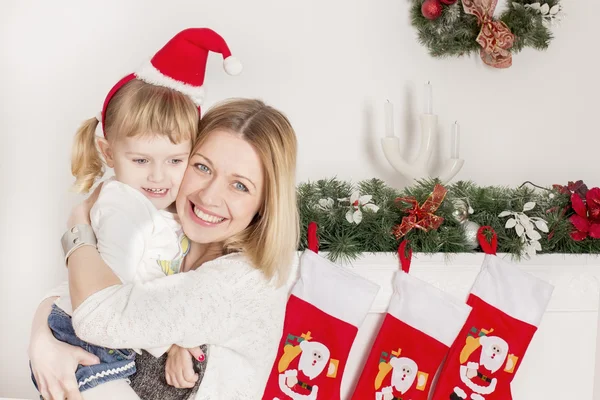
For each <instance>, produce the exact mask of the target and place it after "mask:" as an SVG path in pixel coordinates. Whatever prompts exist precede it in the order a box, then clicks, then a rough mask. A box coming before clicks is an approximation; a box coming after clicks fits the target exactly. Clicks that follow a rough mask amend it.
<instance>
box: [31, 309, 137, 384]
mask: <svg viewBox="0 0 600 400" xmlns="http://www.w3.org/2000/svg"><path fill="white" fill-rule="evenodd" d="M48 326H49V327H50V330H51V331H52V334H53V335H54V337H56V339H58V340H60V341H61V342H64V343H68V344H70V345H72V346H77V347H81V348H82V349H84V350H85V351H87V352H89V353H92V354H94V355H95V356H97V357H98V358H99V359H100V364H96V365H90V366H83V365H79V366H78V367H77V370H76V371H75V377H76V378H77V383H78V385H79V391H80V392H83V391H84V390H87V389H91V388H93V387H95V386H98V385H100V384H101V383H104V382H109V381H114V380H117V379H124V378H126V377H128V376H130V375H133V374H134V373H135V370H136V369H135V352H134V351H133V350H129V349H107V348H105V347H100V346H95V345H93V344H90V343H87V342H84V341H83V340H81V339H79V338H78V337H77V336H76V335H75V330H74V329H73V324H72V323H71V316H70V315H69V314H67V313H66V312H64V311H63V310H61V309H60V308H58V307H57V306H56V305H54V304H53V305H52V311H51V312H50V316H49V317H48ZM31 379H32V380H33V384H34V385H35V387H36V389H38V386H37V382H36V381H35V378H34V377H33V373H32V374H31Z"/></svg>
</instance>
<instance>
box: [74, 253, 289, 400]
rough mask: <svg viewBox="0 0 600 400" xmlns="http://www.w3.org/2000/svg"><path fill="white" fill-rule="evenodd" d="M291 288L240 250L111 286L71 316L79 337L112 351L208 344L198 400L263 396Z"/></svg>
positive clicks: (253, 398) (93, 296)
mask: <svg viewBox="0 0 600 400" xmlns="http://www.w3.org/2000/svg"><path fill="white" fill-rule="evenodd" d="M287 296H288V288H287V287H286V286H284V287H282V288H276V287H275V285H274V283H273V282H269V281H267V279H266V278H265V277H264V275H263V274H262V272H260V271H259V270H257V269H255V268H253V267H252V266H251V265H250V263H249V262H248V261H247V260H246V259H245V258H244V256H243V255H240V254H230V255H227V256H223V257H220V258H218V259H216V260H214V261H211V262H208V263H205V264H203V265H202V266H201V267H199V268H198V269H197V270H195V271H190V272H186V273H181V274H177V275H172V276H168V277H165V278H161V279H156V280H153V281H150V282H146V283H141V282H140V283H129V284H125V285H116V286H111V287H108V288H106V289H104V290H102V291H100V292H98V293H95V294H94V295H92V296H90V297H89V298H88V299H87V300H85V302H84V303H83V304H81V305H80V306H79V307H78V308H77V309H76V310H75V311H74V313H73V326H74V327H75V331H76V333H77V336H79V337H80V338H82V339H83V340H86V341H88V342H91V343H95V344H97V345H101V346H105V347H109V348H132V347H138V348H140V347H141V348H149V347H157V346H164V345H169V344H172V343H173V342H174V343H175V344H177V345H179V346H181V347H195V346H199V345H201V344H207V345H208V366H207V370H206V373H205V375H204V379H203V380H202V383H201V385H200V389H199V391H198V393H197V395H196V400H234V399H235V400H245V399H248V400H258V399H260V398H261V396H262V393H263V390H264V387H265V384H266V381H267V378H268V375H269V373H270V370H271V368H272V365H273V361H274V359H275V355H276V352H277V346H278V344H279V339H280V337H281V332H282V327H283V318H284V314H285V305H286V301H287Z"/></svg>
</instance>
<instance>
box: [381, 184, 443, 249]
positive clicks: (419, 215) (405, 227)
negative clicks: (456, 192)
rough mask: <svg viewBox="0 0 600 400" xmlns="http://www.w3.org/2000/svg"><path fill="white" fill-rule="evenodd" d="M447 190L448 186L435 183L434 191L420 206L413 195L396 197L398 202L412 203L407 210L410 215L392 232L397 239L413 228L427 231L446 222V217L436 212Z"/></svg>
mask: <svg viewBox="0 0 600 400" xmlns="http://www.w3.org/2000/svg"><path fill="white" fill-rule="evenodd" d="M447 192H448V191H447V190H446V188H445V187H443V186H442V185H439V184H438V185H435V187H434V188H433V192H432V193H431V194H430V195H429V197H428V198H427V200H425V202H424V203H423V205H422V206H419V202H418V201H417V199H415V198H414V197H412V196H409V197H398V198H397V199H396V201H397V202H398V201H402V202H404V203H409V204H412V207H411V208H409V209H408V210H406V211H407V212H408V216H406V217H404V218H402V223H400V224H399V225H396V226H395V227H394V230H393V232H392V233H393V234H394V236H396V239H400V238H401V237H402V236H404V235H406V234H407V233H408V232H410V231H411V230H412V229H413V228H417V229H421V230H423V231H425V232H427V231H430V230H435V229H437V228H439V227H440V225H442V222H444V218H443V217H440V216H438V215H435V214H434V213H435V212H436V211H437V209H438V208H439V207H440V205H442V202H443V201H444V198H445V197H446V193H447Z"/></svg>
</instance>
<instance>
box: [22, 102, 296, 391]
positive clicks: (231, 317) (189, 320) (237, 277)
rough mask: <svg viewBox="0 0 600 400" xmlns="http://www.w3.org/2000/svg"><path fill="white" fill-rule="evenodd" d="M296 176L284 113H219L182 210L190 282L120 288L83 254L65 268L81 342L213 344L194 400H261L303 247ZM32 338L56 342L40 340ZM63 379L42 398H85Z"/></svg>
mask: <svg viewBox="0 0 600 400" xmlns="http://www.w3.org/2000/svg"><path fill="white" fill-rule="evenodd" d="M295 167H296V138H295V134H294V131H293V129H292V127H291V125H290V124H289V121H288V120H287V119H286V118H285V116H283V115H282V114H281V113H280V112H278V111H277V110H275V109H273V108H271V107H269V106H266V105H265V104H264V103H262V102H261V101H258V100H233V101H229V102H226V103H223V104H221V105H219V106H217V107H214V108H213V109H211V110H210V111H209V112H208V113H207V114H206V115H205V116H204V117H203V119H202V121H201V124H200V133H199V135H198V140H197V142H196V144H195V145H194V147H193V150H192V154H191V156H190V161H189V165H188V168H187V170H186V173H185V176H184V179H183V182H182V184H181V187H180V190H179V194H178V196H177V200H176V208H177V214H178V216H179V218H180V220H181V225H182V227H183V230H184V232H185V233H186V235H187V236H188V237H189V238H190V240H191V241H192V246H191V248H190V251H189V253H188V255H187V257H186V260H185V264H184V271H190V272H188V273H184V274H179V275H174V276H169V277H165V278H161V279H159V280H155V281H153V282H151V283H149V284H127V285H122V284H121V282H120V281H119V279H118V278H117V277H116V276H115V275H114V274H113V273H112V271H111V270H110V268H108V267H107V266H106V265H105V264H104V262H103V261H102V259H101V258H100V256H99V254H98V252H97V250H96V249H95V248H94V247H93V246H83V247H79V248H78V249H77V250H75V251H74V252H73V253H72V254H71V256H70V257H69V259H68V268H69V284H70V286H69V287H70V294H71V300H72V303H73V308H74V309H75V311H74V314H73V325H74V326H75V330H76V332H77V334H78V336H80V337H81V338H82V339H84V340H86V341H89V342H92V343H95V344H98V345H102V346H106V347H111V348H146V347H153V346H160V345H168V344H171V343H172V342H173V338H176V340H175V342H176V343H175V344H177V345H179V346H181V347H196V346H199V345H202V344H206V345H207V346H208V359H209V362H208V366H207V370H206V373H205V375H204V377H203V380H202V384H201V386H200V388H199V390H198V392H197V394H196V397H195V398H196V399H227V400H228V399H258V398H260V397H261V395H262V391H263V389H264V385H265V383H266V380H267V377H268V374H269V372H270V369H271V366H272V363H273V359H274V357H275V353H276V347H277V345H278V341H279V337H280V335H281V327H282V323H283V315H284V310H285V302H286V299H287V289H286V288H285V287H284V286H283V285H282V283H284V282H285V281H286V279H287V276H288V273H289V268H290V265H291V261H292V256H293V253H294V251H295V249H296V246H297V240H298V213H297V206H296V197H295V178H294V176H295ZM93 200H94V196H91V197H90V199H88V201H86V202H84V203H82V204H81V205H80V206H78V207H76V208H75V209H74V210H73V212H72V214H71V217H70V219H69V224H68V225H69V227H72V226H75V225H85V224H89V209H90V208H91V205H92V204H93ZM38 314H40V313H38ZM38 317H39V315H38ZM42 331H43V329H42ZM36 335H37V336H38V337H39V336H44V337H45V339H36V340H37V342H40V343H44V342H46V343H47V342H48V341H49V338H48V337H47V335H45V333H44V332H42V333H39V334H38V333H37V332H36ZM32 340H33V339H32ZM33 347H35V345H33ZM38 348H39V347H38ZM52 351H53V352H54V353H57V350H56V348H54V349H53V350H52ZM80 354H81V353H80ZM82 357H83V356H82ZM34 358H35V357H32V363H34V364H35V359H34ZM78 361H79V360H77V359H76V358H72V359H71V360H66V361H65V362H64V363H61V368H62V369H63V370H64V369H65V364H67V363H70V364H71V365H67V367H73V368H72V370H74V369H75V368H74V367H75V365H72V364H73V363H75V362H78ZM87 361H88V362H89V361H91V360H87ZM34 367H35V366H34ZM34 369H35V368H34ZM38 371H39V369H38ZM63 375H64V373H63ZM56 378H58V379H52V377H51V378H50V380H51V382H48V383H47V385H46V386H47V388H46V389H47V390H46V392H47V393H48V394H47V395H45V398H48V399H55V398H56V399H64V398H65V394H66V396H67V397H68V398H77V397H69V396H77V395H78V393H76V392H75V390H74V388H73V387H72V384H69V383H65V378H64V377H62V376H57V377H56ZM61 386H62V387H61ZM65 386H67V387H66V388H65Z"/></svg>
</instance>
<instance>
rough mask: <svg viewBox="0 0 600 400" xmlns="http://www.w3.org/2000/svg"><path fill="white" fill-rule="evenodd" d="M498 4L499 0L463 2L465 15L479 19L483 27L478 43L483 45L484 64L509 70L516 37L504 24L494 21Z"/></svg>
mask: <svg viewBox="0 0 600 400" xmlns="http://www.w3.org/2000/svg"><path fill="white" fill-rule="evenodd" d="M497 3H498V0H462V4H463V8H464V9H465V13H467V14H472V15H474V16H475V17H477V21H478V22H479V25H480V26H481V30H480V31H479V35H478V36H477V43H479V44H480V45H481V50H480V52H479V54H480V55H481V59H482V60H483V62H484V63H486V64H487V65H489V66H490V67H494V68H508V67H510V66H511V65H512V54H511V53H510V48H511V47H512V46H513V43H514V41H515V35H513V33H512V32H511V31H510V28H509V27H508V26H507V25H506V24H505V23H504V22H502V21H496V20H494V19H493V15H494V9H495V8H496V4H497Z"/></svg>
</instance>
